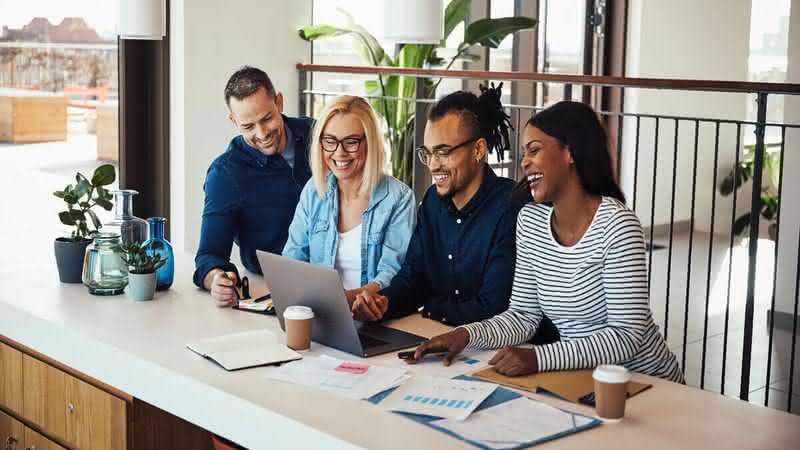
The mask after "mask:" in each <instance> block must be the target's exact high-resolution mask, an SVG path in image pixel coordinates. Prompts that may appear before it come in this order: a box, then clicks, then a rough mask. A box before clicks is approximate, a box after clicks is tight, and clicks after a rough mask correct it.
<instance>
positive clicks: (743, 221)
mask: <svg viewBox="0 0 800 450" xmlns="http://www.w3.org/2000/svg"><path fill="white" fill-rule="evenodd" d="M749 226H750V211H747V213H746V214H743V215H741V216H740V217H739V218H738V219H736V221H735V222H733V234H735V235H736V236H738V235H740V234H742V233H743V232H744V230H745V229H747V227H749Z"/></svg>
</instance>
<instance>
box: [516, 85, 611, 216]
mask: <svg viewBox="0 0 800 450" xmlns="http://www.w3.org/2000/svg"><path fill="white" fill-rule="evenodd" d="M527 125H530V126H533V127H536V128H538V129H539V130H541V131H542V132H543V133H544V134H546V135H548V136H550V137H553V138H556V139H557V140H558V141H559V142H560V143H561V145H562V146H567V147H569V151H570V154H571V155H572V160H573V161H574V163H575V170H576V171H577V172H578V178H579V179H580V181H581V185H583V188H584V189H585V190H586V192H588V193H590V194H592V195H603V196H607V197H613V198H615V199H617V200H619V201H620V202H622V203H625V195H624V194H623V193H622V190H621V189H620V188H619V185H618V184H617V182H616V180H615V179H614V171H613V169H612V168H611V154H610V153H609V151H608V137H607V136H606V130H605V128H603V125H602V124H601V123H600V119H599V118H598V117H597V113H596V112H595V111H594V109H592V107H591V106H589V105H586V104H584V103H581V102H571V101H562V102H558V103H556V104H554V105H552V106H550V107H548V108H545V109H544V110H542V111H541V112H539V113H537V114H534V115H533V116H532V117H531V118H530V119H529V120H528V123H527ZM524 181H525V180H523V181H522V182H521V183H520V185H522V184H525V185H526V186H525V188H526V190H527V183H524ZM529 195H530V194H529Z"/></svg>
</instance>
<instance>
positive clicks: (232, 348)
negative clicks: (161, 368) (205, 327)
mask: <svg viewBox="0 0 800 450" xmlns="http://www.w3.org/2000/svg"><path fill="white" fill-rule="evenodd" d="M186 347H187V348H188V349H189V350H191V351H193V352H195V353H197V354H199V355H200V356H204V357H206V358H208V359H210V360H212V361H215V362H216V363H217V364H219V365H220V366H222V367H223V368H224V369H225V370H237V369H245V368H248V367H257V366H264V365H267V364H276V363H281V362H286V361H294V360H297V359H301V358H302V356H300V354H299V353H297V352H295V351H294V350H292V349H290V348H289V347H287V346H286V345H284V344H283V343H282V342H279V341H278V339H277V338H276V337H275V335H274V334H272V333H271V332H269V331H267V330H253V331H245V332H243V333H234V334H226V335H224V336H217V337H211V338H205V339H198V340H195V341H192V342H189V343H187V344H186Z"/></svg>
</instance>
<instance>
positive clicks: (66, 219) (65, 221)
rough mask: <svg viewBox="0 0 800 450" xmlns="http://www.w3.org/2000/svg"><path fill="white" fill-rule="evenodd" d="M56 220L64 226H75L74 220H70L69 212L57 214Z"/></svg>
mask: <svg viewBox="0 0 800 450" xmlns="http://www.w3.org/2000/svg"><path fill="white" fill-rule="evenodd" d="M58 218H59V220H61V223H63V224H64V225H75V220H74V219H73V218H72V214H70V212H69V211H61V212H60V213H58Z"/></svg>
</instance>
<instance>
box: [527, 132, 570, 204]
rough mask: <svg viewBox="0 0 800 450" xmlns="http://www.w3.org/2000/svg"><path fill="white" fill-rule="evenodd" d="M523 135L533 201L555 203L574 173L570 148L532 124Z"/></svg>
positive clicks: (528, 179)
mask: <svg viewBox="0 0 800 450" xmlns="http://www.w3.org/2000/svg"><path fill="white" fill-rule="evenodd" d="M522 138H523V139H522V152H523V155H524V156H523V158H522V163H521V167H522V173H523V176H524V177H525V179H526V181H527V182H528V185H529V188H530V191H531V196H532V197H533V201H535V202H537V203H546V202H552V201H553V200H554V199H555V198H557V197H558V195H559V193H560V192H562V190H563V188H564V186H565V185H566V184H567V183H569V182H570V179H571V177H572V176H574V172H573V170H572V167H573V166H572V162H571V158H572V157H571V156H570V152H569V149H568V148H567V147H566V146H565V145H562V144H561V142H559V140H558V139H556V138H554V137H552V136H549V135H547V134H545V133H544V132H542V131H541V130H539V129H538V128H536V127H534V126H531V125H527V126H526V127H525V129H524V130H523V135H522Z"/></svg>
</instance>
